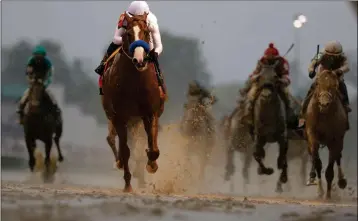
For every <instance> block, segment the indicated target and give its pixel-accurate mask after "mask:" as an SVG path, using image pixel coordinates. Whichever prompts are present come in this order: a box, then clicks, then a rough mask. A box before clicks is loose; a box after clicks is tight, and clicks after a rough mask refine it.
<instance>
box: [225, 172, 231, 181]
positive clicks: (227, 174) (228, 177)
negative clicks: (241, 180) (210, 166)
mask: <svg viewBox="0 0 358 221" xmlns="http://www.w3.org/2000/svg"><path fill="white" fill-rule="evenodd" d="M230 177H231V174H229V173H226V174H225V181H229V180H230Z"/></svg>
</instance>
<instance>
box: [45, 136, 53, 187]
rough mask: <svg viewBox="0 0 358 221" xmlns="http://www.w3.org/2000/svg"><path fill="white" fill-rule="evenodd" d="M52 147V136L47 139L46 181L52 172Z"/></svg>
mask: <svg viewBox="0 0 358 221" xmlns="http://www.w3.org/2000/svg"><path fill="white" fill-rule="evenodd" d="M51 147H52V139H51V136H50V138H49V139H47V140H46V141H45V155H46V156H45V162H44V163H45V181H48V179H49V178H50V174H51V158H50V157H51V156H50V155H51Z"/></svg>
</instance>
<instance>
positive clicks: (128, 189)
mask: <svg viewBox="0 0 358 221" xmlns="http://www.w3.org/2000/svg"><path fill="white" fill-rule="evenodd" d="M123 192H124V193H131V192H133V189H132V185H128V186H125V187H124V189H123Z"/></svg>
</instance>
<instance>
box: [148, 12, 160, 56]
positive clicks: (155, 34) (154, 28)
mask: <svg viewBox="0 0 358 221" xmlns="http://www.w3.org/2000/svg"><path fill="white" fill-rule="evenodd" d="M147 20H148V24H149V30H150V33H151V36H152V40H153V44H154V45H153V46H152V45H151V48H154V51H155V52H157V53H158V55H160V54H161V53H162V52H163V44H162V37H161V35H160V30H159V25H158V19H157V17H156V16H155V15H154V14H153V13H151V12H150V13H149V14H148V17H147Z"/></svg>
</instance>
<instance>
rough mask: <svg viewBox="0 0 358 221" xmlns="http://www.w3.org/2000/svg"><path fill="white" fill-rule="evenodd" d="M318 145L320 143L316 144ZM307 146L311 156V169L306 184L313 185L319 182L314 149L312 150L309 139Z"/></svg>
mask: <svg viewBox="0 0 358 221" xmlns="http://www.w3.org/2000/svg"><path fill="white" fill-rule="evenodd" d="M307 141H308V139H307ZM316 145H318V144H316ZM318 146H319V145H318ZM307 147H308V149H307V151H308V155H309V157H311V170H310V178H309V179H308V181H307V183H306V186H312V185H317V182H316V176H317V174H316V168H315V164H314V159H313V155H312V151H311V145H310V142H309V141H308V142H307Z"/></svg>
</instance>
